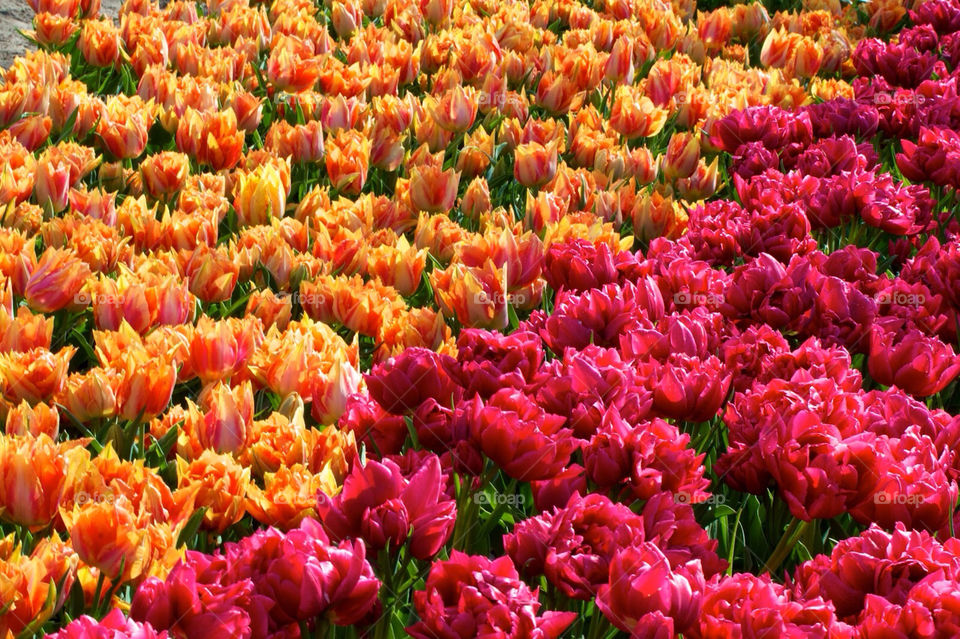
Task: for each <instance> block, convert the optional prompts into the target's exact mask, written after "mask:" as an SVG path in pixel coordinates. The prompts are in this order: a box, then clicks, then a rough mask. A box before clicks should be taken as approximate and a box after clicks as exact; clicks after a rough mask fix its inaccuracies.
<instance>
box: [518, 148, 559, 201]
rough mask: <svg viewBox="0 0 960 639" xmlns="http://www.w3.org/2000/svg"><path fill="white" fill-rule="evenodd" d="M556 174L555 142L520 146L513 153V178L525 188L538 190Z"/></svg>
mask: <svg viewBox="0 0 960 639" xmlns="http://www.w3.org/2000/svg"><path fill="white" fill-rule="evenodd" d="M556 174H557V142H556V140H554V141H551V142H549V143H547V145H546V146H543V145H542V144H539V143H537V142H530V143H529V144H521V145H519V146H518V147H517V148H516V150H515V151H514V163H513V177H514V178H515V179H516V180H517V182H519V183H520V184H522V185H524V186H525V187H527V188H531V189H532V188H539V187H541V186H543V185H544V184H546V183H548V182H549V181H550V180H552V179H553V177H554V176H555V175H556Z"/></svg>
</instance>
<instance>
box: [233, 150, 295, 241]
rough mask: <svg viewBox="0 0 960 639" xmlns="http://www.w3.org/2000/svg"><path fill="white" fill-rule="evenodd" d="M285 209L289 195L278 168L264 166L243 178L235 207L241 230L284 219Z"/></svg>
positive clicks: (244, 175) (235, 200)
mask: <svg viewBox="0 0 960 639" xmlns="http://www.w3.org/2000/svg"><path fill="white" fill-rule="evenodd" d="M286 205H287V192H286V189H285V188H284V185H283V179H282V178H281V176H280V172H279V171H278V170H277V169H276V168H275V167H273V166H271V165H269V164H262V165H260V166H259V167H257V168H256V170H254V171H253V172H252V173H241V174H240V184H239V186H238V187H237V193H236V196H235V197H234V200H233V207H234V210H235V211H236V213H237V220H238V221H239V223H240V225H241V226H256V225H260V224H267V223H269V222H270V220H271V218H274V217H277V218H280V217H283V214H284V211H285V209H286Z"/></svg>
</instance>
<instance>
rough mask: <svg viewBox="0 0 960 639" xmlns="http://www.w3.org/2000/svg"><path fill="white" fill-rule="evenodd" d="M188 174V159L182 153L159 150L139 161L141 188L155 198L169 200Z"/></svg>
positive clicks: (181, 185)
mask: <svg viewBox="0 0 960 639" xmlns="http://www.w3.org/2000/svg"><path fill="white" fill-rule="evenodd" d="M189 176H190V161H189V158H188V157H187V156H186V155H185V154H183V153H176V152H175V151H161V152H160V153H157V154H155V155H150V156H148V157H146V158H144V160H143V162H141V163H140V177H141V179H142V181H143V189H144V191H146V192H147V195H149V196H150V197H152V198H154V199H155V200H163V201H166V200H169V199H170V198H172V197H173V196H174V195H175V194H176V193H177V192H179V191H180V189H182V188H183V187H184V185H185V183H186V181H187V178H188V177H189Z"/></svg>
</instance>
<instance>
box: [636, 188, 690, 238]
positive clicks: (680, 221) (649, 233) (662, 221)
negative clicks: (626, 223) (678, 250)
mask: <svg viewBox="0 0 960 639" xmlns="http://www.w3.org/2000/svg"><path fill="white" fill-rule="evenodd" d="M631 215H632V218H633V233H634V235H635V236H636V237H637V239H640V240H642V241H645V242H649V241H650V240H652V239H654V238H657V237H661V236H663V237H667V238H669V239H676V238H678V237H680V235H682V234H683V232H684V230H685V229H686V222H687V216H686V214H685V213H684V212H683V210H682V209H681V208H680V205H679V204H677V203H676V202H674V201H673V199H672V198H665V197H663V195H661V194H660V193H659V192H657V191H654V192H653V193H651V194H649V195H644V196H643V197H641V198H638V199H637V201H636V202H635V203H634V205H633V210H632V212H631Z"/></svg>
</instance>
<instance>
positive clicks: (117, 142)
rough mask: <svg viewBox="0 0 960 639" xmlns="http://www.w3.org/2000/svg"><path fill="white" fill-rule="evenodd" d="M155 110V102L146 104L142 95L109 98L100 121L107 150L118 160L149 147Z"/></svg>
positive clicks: (135, 155) (98, 128) (101, 138)
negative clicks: (148, 132) (148, 136)
mask: <svg viewBox="0 0 960 639" xmlns="http://www.w3.org/2000/svg"><path fill="white" fill-rule="evenodd" d="M153 112H154V105H153V103H152V102H147V103H144V101H143V100H142V99H140V97H139V96H134V97H132V98H130V97H127V96H123V95H119V96H114V97H113V98H111V99H109V100H108V101H107V105H106V108H105V109H104V110H103V113H102V114H101V116H100V122H99V123H98V124H97V135H98V136H99V139H100V140H101V144H102V145H103V147H104V149H105V150H106V151H107V152H108V153H110V155H112V156H113V157H114V158H116V159H118V160H125V159H128V158H135V157H138V156H139V155H140V154H141V153H143V150H144V149H145V148H146V146H147V131H148V129H149V128H150V125H151V124H152V123H153Z"/></svg>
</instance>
